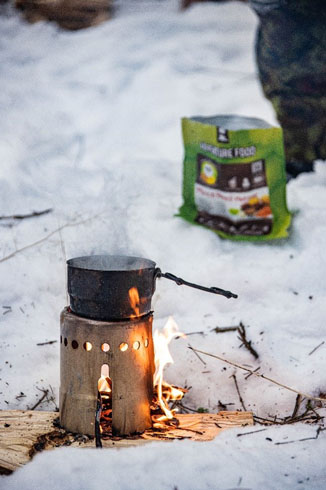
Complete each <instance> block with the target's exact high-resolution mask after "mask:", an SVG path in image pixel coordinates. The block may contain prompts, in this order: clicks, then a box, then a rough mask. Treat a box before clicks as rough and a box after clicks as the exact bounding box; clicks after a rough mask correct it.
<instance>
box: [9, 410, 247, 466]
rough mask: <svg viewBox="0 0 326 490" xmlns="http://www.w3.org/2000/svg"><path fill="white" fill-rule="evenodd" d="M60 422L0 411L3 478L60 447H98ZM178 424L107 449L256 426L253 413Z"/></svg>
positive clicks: (108, 442) (114, 441) (54, 415)
mask: <svg viewBox="0 0 326 490" xmlns="http://www.w3.org/2000/svg"><path fill="white" fill-rule="evenodd" d="M58 420H59V413H58V412H37V411H31V410H26V411H22V410H3V411H0V474H2V475H9V474H10V473H12V472H13V471H15V470H16V469H17V468H20V467H21V466H23V465H24V464H26V463H27V462H28V461H30V460H31V458H32V457H33V455H34V454H35V453H37V452H39V451H43V450H47V449H52V448H55V447H60V446H72V447H80V448H84V447H88V448H89V447H95V442H94V438H91V437H88V436H84V435H82V434H72V433H70V432H66V431H65V430H64V429H62V428H60V426H59V425H58ZM177 420H178V426H177V427H171V428H168V429H149V430H147V431H145V432H144V433H143V434H141V435H137V436H133V437H129V438H118V437H111V438H106V437H105V436H103V438H102V445H103V448H110V447H111V448H112V447H114V448H117V447H129V446H139V445H141V444H146V443H149V442H150V441H158V440H160V441H171V440H174V439H190V440H193V441H210V440H212V439H214V438H215V437H216V436H217V435H218V434H219V433H220V432H221V431H223V430H225V429H232V428H236V427H244V426H251V425H253V416H252V413H251V412H219V413H217V414H212V413H193V414H180V415H177Z"/></svg>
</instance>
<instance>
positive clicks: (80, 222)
mask: <svg viewBox="0 0 326 490" xmlns="http://www.w3.org/2000/svg"><path fill="white" fill-rule="evenodd" d="M100 214H102V213H99V214H96V215H95V216H91V217H90V218H87V219H84V220H82V221H77V222H76V223H66V224H65V225H62V226H60V227H59V228H56V229H55V230H53V231H51V233H49V234H48V235H46V236H45V237H43V238H40V240H37V241H36V242H33V243H29V244H28V245H25V246H24V247H22V248H18V249H17V250H15V251H14V252H12V253H11V254H9V255H6V256H5V257H2V259H0V263H1V262H5V261H6V260H9V259H11V258H12V257H14V256H15V255H17V254H19V253H21V252H24V251H25V250H27V249H29V248H32V247H35V246H36V245H40V244H41V243H43V242H45V241H46V240H48V239H49V238H51V236H53V235H55V234H56V233H58V231H60V230H63V229H64V228H68V227H70V226H78V225H82V224H84V223H86V222H87V221H90V220H92V219H95V218H97V217H98V216H100Z"/></svg>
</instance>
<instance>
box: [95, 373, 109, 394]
mask: <svg viewBox="0 0 326 490" xmlns="http://www.w3.org/2000/svg"><path fill="white" fill-rule="evenodd" d="M97 389H98V391H99V392H100V393H111V392H112V389H111V383H110V378H107V377H105V376H103V375H102V376H101V377H100V378H99V380H98V383H97Z"/></svg>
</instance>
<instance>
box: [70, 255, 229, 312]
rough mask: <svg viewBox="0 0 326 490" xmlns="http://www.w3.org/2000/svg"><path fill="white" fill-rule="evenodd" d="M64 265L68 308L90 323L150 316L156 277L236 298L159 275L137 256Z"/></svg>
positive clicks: (89, 259) (90, 258)
mask: <svg viewBox="0 0 326 490" xmlns="http://www.w3.org/2000/svg"><path fill="white" fill-rule="evenodd" d="M67 265H68V293H69V297H70V308H71V310H72V312H73V313H76V314H77V315H80V316H83V317H86V318H91V319H94V320H106V321H108V320H113V321H116V320H126V319H130V318H135V317H141V316H144V315H147V314H148V313H150V311H151V300H152V296H153V294H154V291H155V285H156V279H157V278H158V277H165V278H166V279H170V280H172V281H175V282H176V283H177V284H178V285H181V284H184V285H186V286H190V287H194V288H196V289H201V290H203V291H208V292H210V293H215V294H222V295H223V296H226V297H227V298H232V297H233V298H237V295H235V294H233V293H231V292H230V291H224V290H223V289H220V288H214V287H213V288H206V287H204V286H199V285H198V284H193V283H190V282H187V281H184V280H183V279H181V278H179V277H176V276H174V275H173V274H170V273H168V272H167V273H162V272H161V270H160V269H159V268H157V267H155V266H156V264H155V262H153V261H152V260H148V259H143V258H141V257H128V256H124V255H92V256H84V257H76V258H74V259H70V260H68V261H67ZM135 288H136V289H135ZM131 292H133V293H134V295H132V296H131ZM137 295H138V296H137Z"/></svg>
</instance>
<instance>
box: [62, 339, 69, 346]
mask: <svg viewBox="0 0 326 490" xmlns="http://www.w3.org/2000/svg"><path fill="white" fill-rule="evenodd" d="M63 343H64V345H65V347H67V345H68V340H67V337H65V339H64V341H63Z"/></svg>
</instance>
